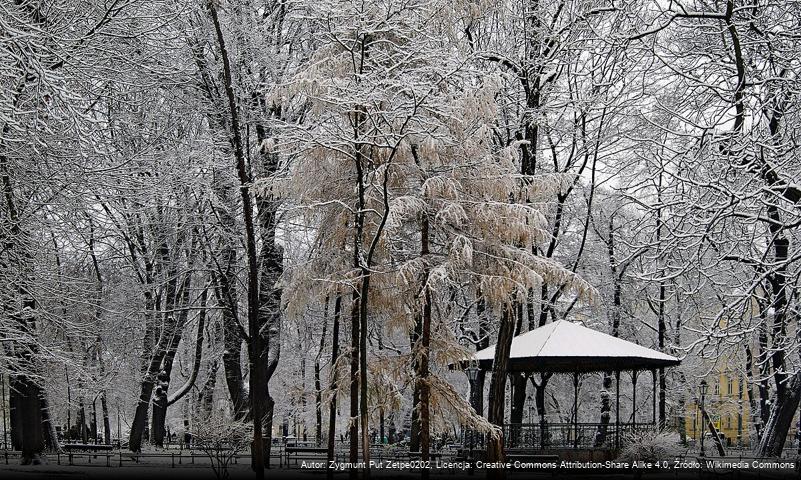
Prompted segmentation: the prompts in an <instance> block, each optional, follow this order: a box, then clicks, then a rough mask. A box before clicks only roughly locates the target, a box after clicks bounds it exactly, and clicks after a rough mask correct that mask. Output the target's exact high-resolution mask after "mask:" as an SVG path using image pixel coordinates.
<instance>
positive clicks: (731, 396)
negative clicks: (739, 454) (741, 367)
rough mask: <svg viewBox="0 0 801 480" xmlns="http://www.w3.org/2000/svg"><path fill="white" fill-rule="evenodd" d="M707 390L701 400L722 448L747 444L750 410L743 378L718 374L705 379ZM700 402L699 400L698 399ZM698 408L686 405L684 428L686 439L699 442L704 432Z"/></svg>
mask: <svg viewBox="0 0 801 480" xmlns="http://www.w3.org/2000/svg"><path fill="white" fill-rule="evenodd" d="M705 380H706V382H707V384H708V390H707V393H706V396H705V399H704V405H705V409H706V412H707V414H708V415H709V417H710V418H711V419H712V423H713V424H714V425H715V428H716V429H717V430H718V433H719V434H722V437H723V439H724V445H726V446H735V447H736V446H738V445H748V441H749V430H750V419H751V410H750V405H749V402H748V388H747V386H746V384H745V379H744V378H743V377H741V376H740V375H738V374H737V373H734V372H731V371H725V370H724V371H721V372H719V373H718V374H713V375H709V376H707V378H706V379H705ZM697 400H698V402H699V403H700V399H697ZM701 421H702V419H701V409H700V405H699V404H698V403H696V402H695V401H691V402H688V405H687V418H686V424H685V425H686V429H687V438H688V439H693V440H695V441H696V442H698V441H700V438H701V432H707V433H708V429H706V428H704V425H702V423H701Z"/></svg>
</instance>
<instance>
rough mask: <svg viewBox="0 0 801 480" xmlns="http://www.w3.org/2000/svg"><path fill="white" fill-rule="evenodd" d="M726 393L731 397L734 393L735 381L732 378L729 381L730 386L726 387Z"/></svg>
mask: <svg viewBox="0 0 801 480" xmlns="http://www.w3.org/2000/svg"><path fill="white" fill-rule="evenodd" d="M726 393H727V394H728V395H731V394H733V393H734V380H732V379H731V378H730V379H729V382H728V385H727V386H726Z"/></svg>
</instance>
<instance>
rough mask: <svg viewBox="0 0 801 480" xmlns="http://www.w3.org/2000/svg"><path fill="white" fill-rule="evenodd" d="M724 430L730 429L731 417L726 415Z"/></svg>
mask: <svg viewBox="0 0 801 480" xmlns="http://www.w3.org/2000/svg"><path fill="white" fill-rule="evenodd" d="M729 390H731V383H729ZM726 428H729V429H730V428H731V415H726Z"/></svg>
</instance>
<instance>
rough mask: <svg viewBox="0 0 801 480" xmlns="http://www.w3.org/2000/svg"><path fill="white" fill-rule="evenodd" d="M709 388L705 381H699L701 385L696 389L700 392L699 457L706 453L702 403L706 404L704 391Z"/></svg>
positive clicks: (704, 414)
mask: <svg viewBox="0 0 801 480" xmlns="http://www.w3.org/2000/svg"><path fill="white" fill-rule="evenodd" d="M708 388H709V385H708V384H707V383H706V380H701V385H699V387H698V389H699V390H700V392H701V456H702V457H703V456H705V455H706V451H705V450H704V437H705V436H706V425H705V424H704V421H705V420H706V418H705V417H706V410H705V408H704V403H705V402H706V391H707V389H708Z"/></svg>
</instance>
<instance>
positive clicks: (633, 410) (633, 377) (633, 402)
mask: <svg viewBox="0 0 801 480" xmlns="http://www.w3.org/2000/svg"><path fill="white" fill-rule="evenodd" d="M631 423H632V425H631V430H632V431H635V430H637V370H632V371H631Z"/></svg>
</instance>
